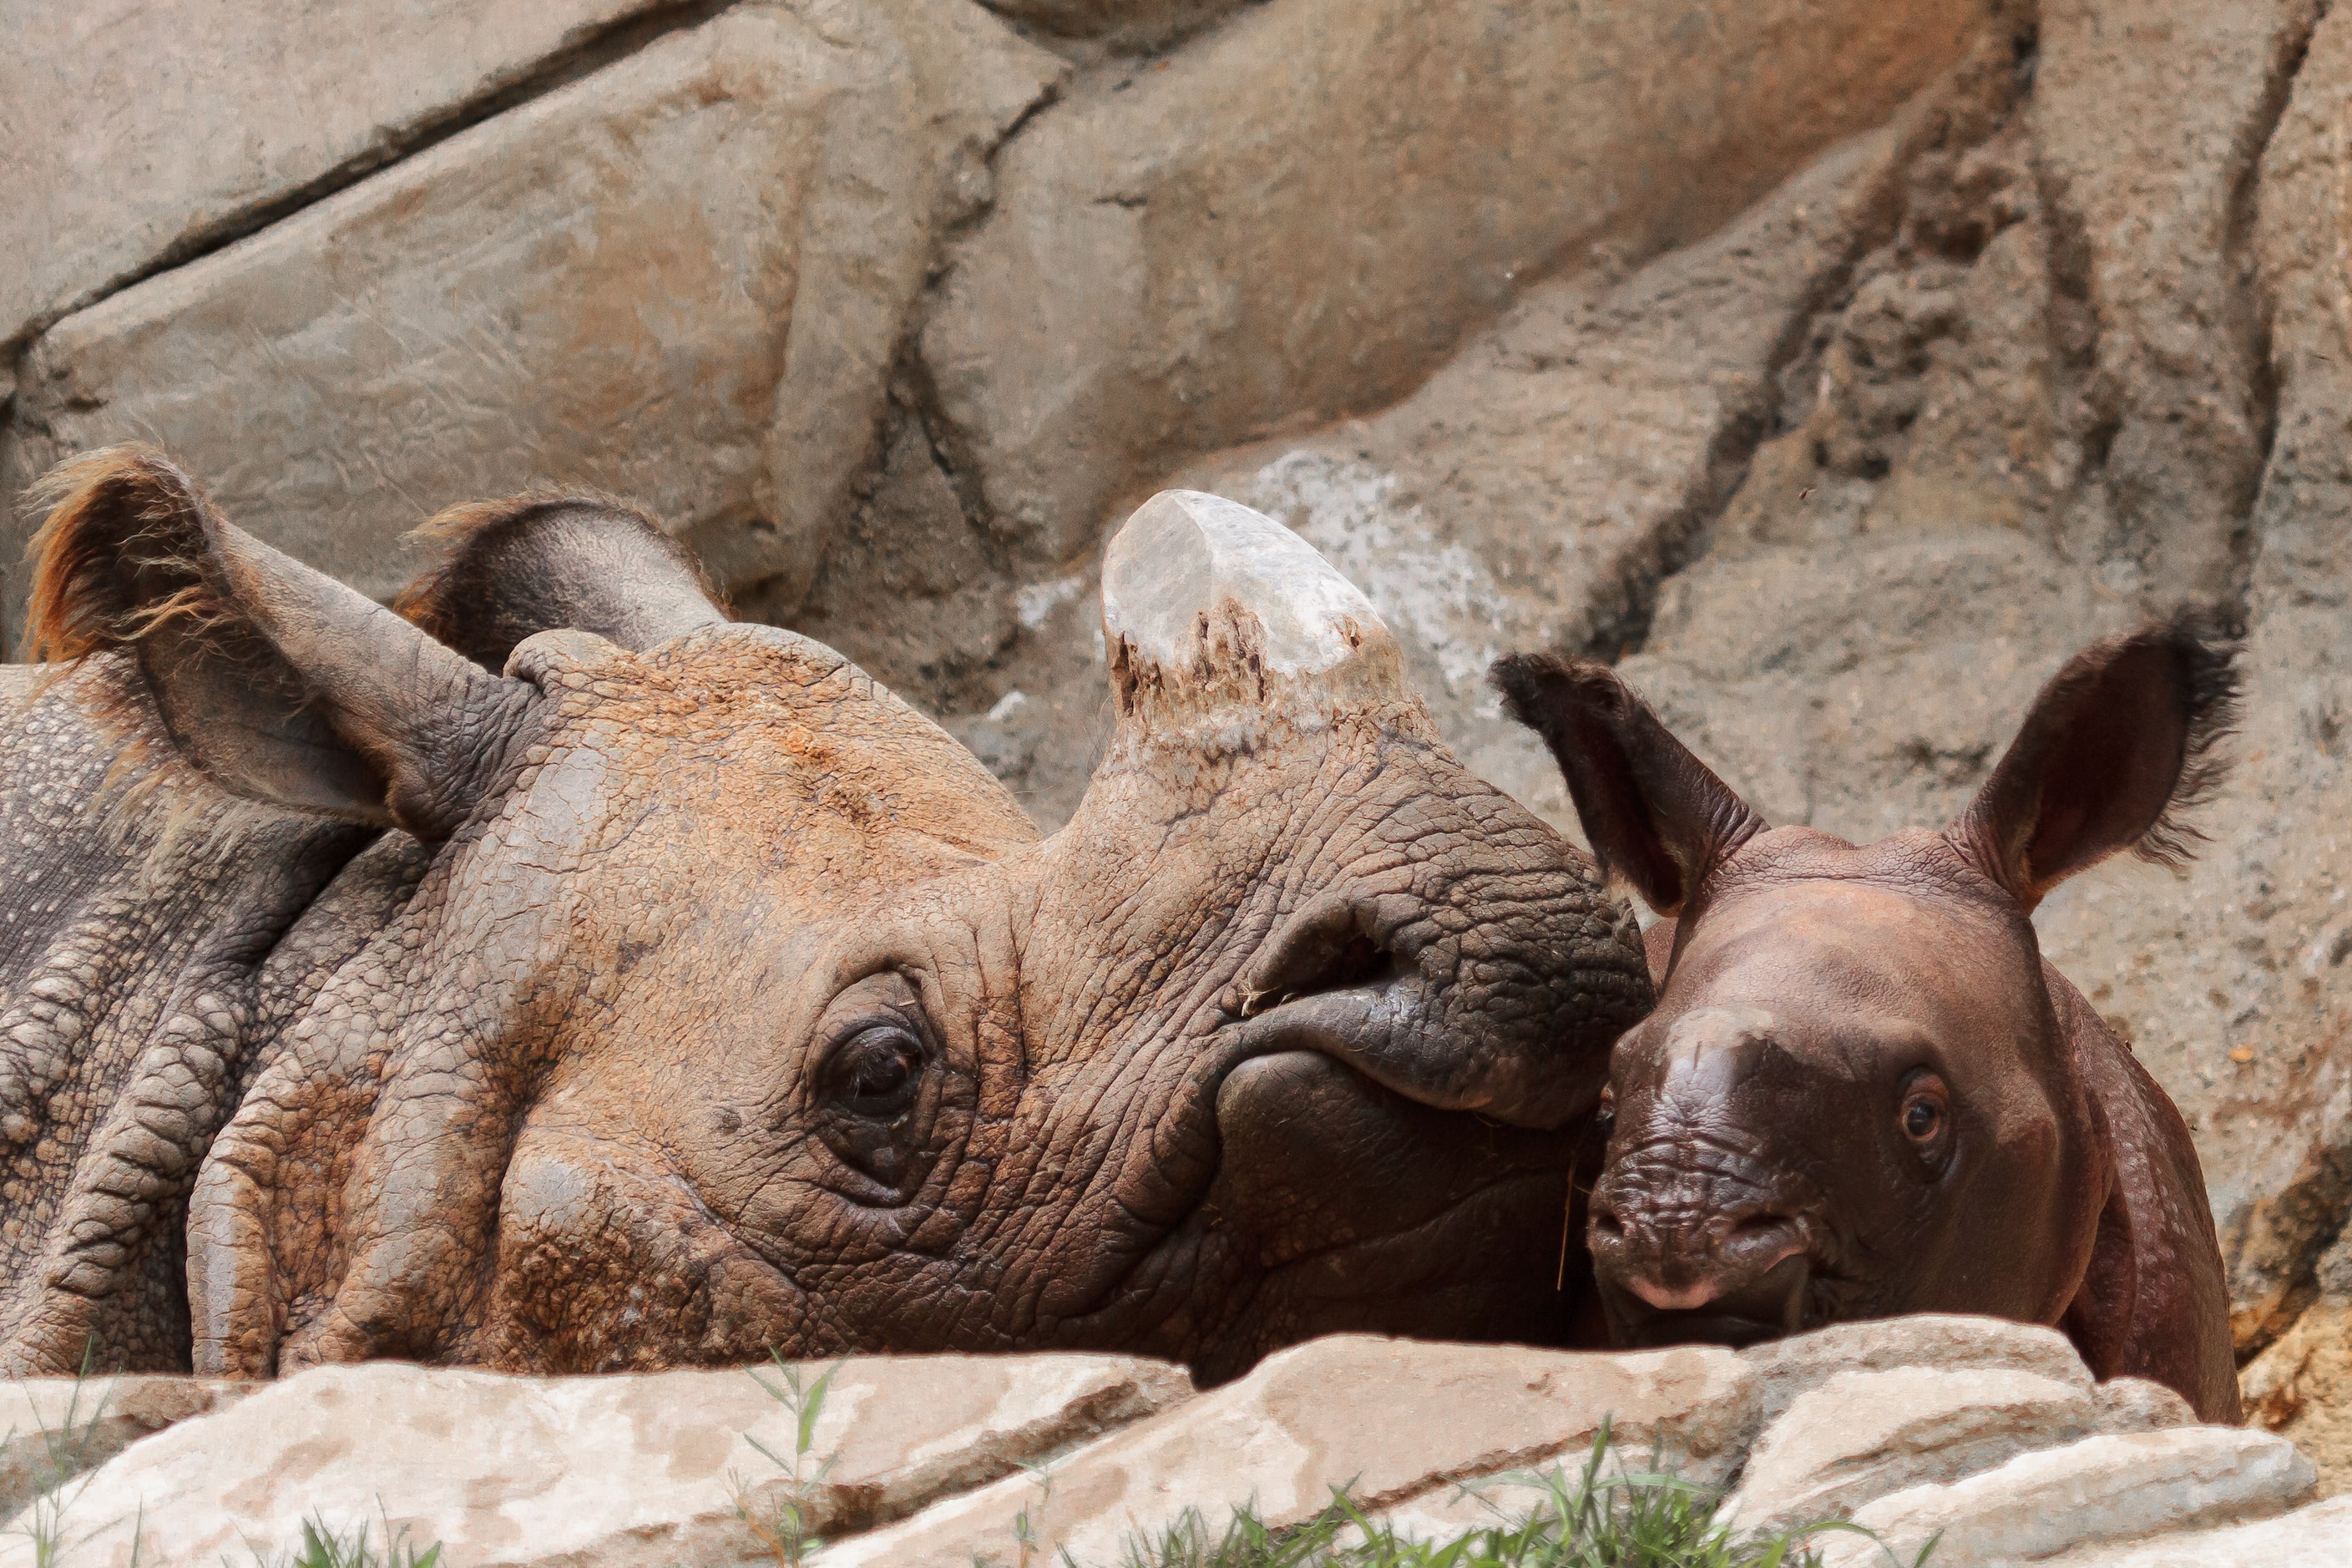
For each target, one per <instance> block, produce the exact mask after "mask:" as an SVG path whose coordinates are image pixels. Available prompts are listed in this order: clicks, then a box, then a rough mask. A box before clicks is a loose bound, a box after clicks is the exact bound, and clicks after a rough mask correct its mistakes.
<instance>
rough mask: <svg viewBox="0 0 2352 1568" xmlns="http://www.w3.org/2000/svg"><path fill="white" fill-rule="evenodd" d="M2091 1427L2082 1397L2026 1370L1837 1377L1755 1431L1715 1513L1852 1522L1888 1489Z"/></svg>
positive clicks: (1781, 1525)
mask: <svg viewBox="0 0 2352 1568" xmlns="http://www.w3.org/2000/svg"><path fill="white" fill-rule="evenodd" d="M2097 1420H2098V1406H2097V1405H2096V1402H2095V1400H2094V1398H2093V1396H2092V1394H2091V1392H2090V1390H2088V1389H2086V1388H2084V1387H2082V1386H2081V1385H2079V1384H2071V1383H2061V1382H2059V1381H2057V1380H2056V1379H2054V1378H2048V1377H2042V1376H2039V1375H2037V1374H2035V1373H2027V1372H2011V1371H2005V1370H2000V1369H1985V1368H1978V1369H1972V1370H1969V1371H1962V1372H1948V1371H1945V1370H1943V1369H1942V1368H1940V1367H1937V1366H1933V1365H1929V1366H1913V1367H1904V1368H1902V1369H1900V1370H1898V1371H1894V1372H1842V1373H1837V1374H1836V1375H1834V1376H1832V1378H1831V1379H1830V1380H1829V1381H1828V1382H1827V1383H1824V1384H1822V1385H1821V1386H1820V1387H1819V1388H1816V1389H1812V1390H1811V1391H1810V1392H1808V1393H1805V1394H1800V1395H1798V1396H1797V1398H1796V1399H1795V1401H1794V1402H1792V1403H1791V1404H1790V1406H1789V1409H1788V1413H1787V1414H1786V1415H1782V1416H1781V1417H1780V1419H1779V1420H1778V1421H1775V1422H1773V1423H1772V1425H1771V1426H1768V1427H1766V1428H1765V1429H1764V1435H1763V1436H1761V1437H1760V1438H1759V1439H1758V1440H1757V1444H1756V1447H1755V1449H1754V1451H1753V1452H1751V1453H1750V1454H1749V1455H1748V1465H1747V1468H1745V1469H1744V1470H1743V1471H1742V1472H1741V1473H1740V1479H1739V1489H1738V1491H1736V1492H1734V1493H1732V1494H1731V1496H1730V1497H1728V1498H1727V1499H1725V1500H1724V1506H1723V1512H1722V1515H1721V1517H1722V1518H1723V1519H1724V1520H1725V1521H1726V1522H1727V1523H1729V1524H1730V1525H1731V1526H1732V1527H1733V1528H1734V1529H1736V1530H1738V1531H1742V1532H1748V1531H1770V1532H1775V1533H1778V1532H1781V1531H1789V1530H1792V1529H1795V1528H1797V1527H1798V1526H1801V1525H1807V1524H1814V1523H1818V1522H1820V1521H1823V1520H1830V1519H1847V1518H1851V1517H1852V1516H1853V1512H1854V1510H1856V1509H1859V1508H1861V1507H1862V1506H1863V1505H1864V1504H1865V1503H1870V1502H1874V1501H1876V1500H1878V1499H1880V1498H1882V1497H1885V1496H1886V1495H1887V1494H1888V1493H1889V1492H1895V1491H1900V1490H1902V1489H1905V1488H1907V1487H1916V1486H1920V1485H1923V1484H1926V1483H1928V1482H1935V1481H1950V1480H1957V1479H1959V1478H1960V1477H1963V1476H1969V1475H1974V1474H1975V1473H1977V1472H1978V1471H1979V1470H1986V1469H1990V1468H1992V1467H1993V1466H1995V1465H1998V1464H2000V1463H2002V1462H2003V1461H2005V1460H2008V1459H2013V1458H2016V1457H2017V1456H2018V1455H2020V1454H2022V1453H2027V1452H2030V1451H2032V1450H2033V1449H2036V1448H2048V1447H2056V1446H2058V1445H2060V1444H2063V1443H2071V1442H2073V1441H2074V1440H2075V1439H2076V1438H2078V1437H2082V1436H2086V1435H2087V1434H2089V1433H2090V1432H2091V1431H2092V1430H2093V1429H2094V1428H2095V1425H2096V1423H2097Z"/></svg>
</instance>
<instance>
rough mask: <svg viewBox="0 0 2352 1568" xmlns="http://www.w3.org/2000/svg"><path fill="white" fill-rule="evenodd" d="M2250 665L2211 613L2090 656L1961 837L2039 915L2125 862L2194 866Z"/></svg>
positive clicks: (2076, 661)
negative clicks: (2095, 874) (2199, 808)
mask: <svg viewBox="0 0 2352 1568" xmlns="http://www.w3.org/2000/svg"><path fill="white" fill-rule="evenodd" d="M2237 655H2238V646H2237V644H2236V642H2235V641H2233V640H2232V639H2231V637H2229V636H2228V635H2227V634H2226V633H2225V632H2224V630H2223V629H2222V626H2221V621H2220V619H2219V617H2218V616H2214V615H2213V614H2211V613H2210V612H2203V611H2192V612H2183V613H2181V614H2179V615H2177V616H2173V617H2172V618H2171V619H2169V620H2166V621H2160V622H2157V623H2154V624H2151V625H2149V626H2142V627H2141V628H2140V629H2139V630H2137V631H2136V632H2130V633H2126V634H2125V635H2123V636H2121V637H2109V638H2107V639H2106V640H2105V642H2098V643H2094V644H2092V645H2091V646H2090V647H2086V648H2084V650H2083V651H2082V652H2080V653H2078V654H2076V655H2075V656H2074V658H2071V659H2069V660H2068V661H2067V662H2066V667H2065V668H2063V669H2061V670H2060V671H2059V672H2058V673H2057V674H2056V675H2055V676H2053V677H2052V678H2051V680H2050V684H2049V685H2047V686H2045V687H2043V688H2042V692H2041V695H2040V696H2038V697H2036V698H2035V699H2034V700H2033V709H2032V712H2030V713H2028V714H2027V715H2026V716H2025V724H2024V727H2023V728H2021V730H2019V731H2018V732H2017V739H2016V740H2014V741H2012V742H2010V747H2009V750H2008V751H2007V752H2005V753H2003V755H2002V756H2001V759H2000V764H1999V765H1998V766H1997V767H1995V768H1994V769H1993V772H1992V776H1991V777H1990V779H1987V780H1986V781H1985V785H1984V788H1983V789H1982V790H1980V791H1979V792H1978V794H1977V797H1976V799H1975V800H1974V801H1973V802H1971V803H1970V805H1969V808H1968V809H1967V810H1966V811H1964V812H1962V813H1961V814H1960V817H1959V820H1958V821H1957V822H1955V823H1953V824H1952V826H1950V827H1949V828H1948V829H1947V830H1946V832H1947V837H1949V838H1950V839H1951V841H1952V843H1953V845H1954V847H1957V848H1958V850H1959V852H1960V855H1961V857H1962V858H1964V859H1966V860H1968V861H1969V864H1971V865H1972V866H1974V867H1975V868H1977V869H1978V870H1979V871H1981V872H1983V873H1984V874H1985V875H1986V876H1988V877H1990V878H1991V879H1993V880H1994V881H1996V882H1998V883H2000V885H2001V886H2002V887H2004V888H2006V889H2009V890H2010V892H2011V893H2012V894H2014V895H2015V896H2016V898H2017V900H2018V902H2020V903H2021V904H2023V905H2024V906H2025V907H2026V909H2028V910H2032V908H2033V907H2034V905H2036V904H2038V903H2040V902H2041V901H2042V898H2043V897H2044V896H2045V895H2046V894H2048V893H2049V891H2050V889H2053V888H2054V887H2056V886H2057V885H2058V884H2059V883H2061V882H2063V881H2064V880H2065V879H2067V878H2069V877H2071V876H2073V875H2074V873H2076V872H2077V871H2083V870H2087V869H2088V868H2091V867H2093V866H2095V865H2097V864H2098V863H2099V862H2100V861H2102V860H2104V859H2105V858H2107V857H2108V856H2110V855H2114V854H2116V853H2118V852H2119V851H2122V850H2126V849H2129V850H2132V851H2133V852H2135V853H2137V855H2139V856H2140V857H2141V858H2144V859H2148V860H2154V861H2156V862H2158V863H2159V864H2161V865H2168V866H2170V865H2179V864H2181V863H2182V862H2184V861H2185V860H2187V859H2188V858H2189V854H2190V852H2191V848H2192V846H2193V845H2194V844H2195V843H2196V842H2197V841H2198V840H2200V839H2201V838H2202V837H2203V835H2202V834H2200V833H2199V832H2197V831H2196V830H2195V829H2194V828H2192V827H2190V826H2188V825H2187V823H2186V822H2185V821H2184V820H2183V814H2184V813H2186V812H2187V811H2188V810H2189V808H2190V807H2192V806H2194V805H2197V804H2198V803H2200V801H2202V800H2204V799H2205V798H2206V797H2207V796H2208V795H2211V794H2212V793H2213V791H2214V790H2215V789H2216V788H2218V787H2219V786H2220V784H2221V779H2222V776H2223V774H2224V773H2225V772H2226V764H2225V763H2224V762H2223V760H2222V758H2221V756H2220V755H2219V754H2218V752H2217V748H2218V746H2219V744H2220V742H2221V740H2222V739H2223V738H2224V737H2226V736H2227V735H2228V734H2229V732H2230V727H2231V724H2232V723H2233V722H2234V721H2235V720H2236V716H2237V696H2238V673H2237V664H2236V660H2237Z"/></svg>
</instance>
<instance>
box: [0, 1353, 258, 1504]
mask: <svg viewBox="0 0 2352 1568" xmlns="http://www.w3.org/2000/svg"><path fill="white" fill-rule="evenodd" d="M256 1386H257V1385H256V1384H249V1383H226V1382H219V1381H215V1380H213V1379H209V1378H195V1377H160V1376H126V1377H92V1378H85V1379H79V1380H77V1379H74V1378H70V1377H34V1378H25V1379H21V1380H19V1381H16V1382H13V1383H10V1384H7V1385H6V1386H5V1388H0V1432H5V1434H6V1436H5V1437H0V1519H5V1518H8V1517H10V1516H12V1515H14V1514H15V1513H16V1510H19V1509H21V1508H23V1507H25V1506H26V1504H27V1503H29V1502H30V1501H31V1500H33V1497H34V1494H35V1493H37V1492H38V1491H40V1490H41V1489H43V1488H45V1487H50V1486H54V1485H57V1484H58V1483H60V1482H63V1481H66V1480H68V1479H71V1478H73V1477H75V1476H77V1475H79V1474H81V1473H82V1472H84V1471H86V1470H90V1469H94V1468H97V1467H98V1466H100V1465H102V1464H104V1463H106V1461H107V1460H109V1459H110V1458H114V1456H115V1455H117V1454H119V1453H121V1451H122V1450H123V1449H125V1448H127V1447H130V1446H131V1444H133V1443H135V1442H137V1441H138V1440H139V1439H140V1438H142V1437H144V1436H148V1435H149V1434H150V1433H154V1432H161V1431H163V1429H164V1428H165V1427H167V1426H177V1425H179V1424H180V1423H181V1422H183V1421H187V1420H191V1419H193V1418H194V1417H195V1416H198V1415H211V1414H212V1413H213V1412H215V1411H216V1410H226V1409H227V1408H228V1407H229V1406H230V1405H234V1404H236V1402H237V1401H238V1400H240V1399H242V1398H244V1397H245V1396H246V1395H247V1394H250V1393H252V1392H253V1390H254V1388H255V1387H256Z"/></svg>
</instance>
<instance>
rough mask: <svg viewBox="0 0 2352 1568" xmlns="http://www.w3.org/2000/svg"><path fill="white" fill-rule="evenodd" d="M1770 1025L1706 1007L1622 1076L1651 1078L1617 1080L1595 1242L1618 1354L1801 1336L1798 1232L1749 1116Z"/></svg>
mask: <svg viewBox="0 0 2352 1568" xmlns="http://www.w3.org/2000/svg"><path fill="white" fill-rule="evenodd" d="M1772 1023H1773V1020H1772V1019H1771V1017H1770V1016H1769V1014H1766V1013H1764V1012H1763V1011H1762V1010H1760V1009H1755V1008H1703V1009H1700V1010H1698V1011H1696V1012H1693V1013H1691V1014H1688V1015H1685V1016H1684V1017H1682V1018H1679V1019H1677V1020H1675V1022H1674V1024H1673V1025H1672V1026H1670V1027H1669V1029H1668V1030H1667V1031H1666V1033H1665V1037H1664V1039H1663V1040H1662V1041H1656V1042H1653V1043H1651V1048H1650V1049H1649V1050H1648V1051H1645V1052H1643V1058H1644V1059H1643V1060H1637V1061H1635V1062H1633V1063H1626V1064H1621V1065H1626V1066H1634V1067H1640V1066H1644V1065H1646V1066H1647V1067H1648V1068H1649V1070H1648V1071H1646V1072H1643V1071H1636V1072H1633V1073H1628V1074H1622V1075H1621V1079H1620V1081H1621V1087H1622V1090H1623V1092H1622V1095H1621V1099H1622V1104H1621V1106H1620V1109H1619V1111H1618V1115H1619V1125H1618V1127H1617V1129H1616V1132H1615V1135H1614V1136H1613V1137H1612V1141H1611V1146H1610V1152H1609V1163H1608V1165H1607V1167H1606V1169H1605V1170H1604V1171H1603V1172H1602V1173H1601V1180H1600V1182H1599V1183H1598V1184H1596V1185H1595V1187H1594V1189H1593V1194H1592V1206H1591V1226H1590V1243H1591V1250H1592V1261H1593V1268H1594V1273H1595V1275H1596V1277H1597V1279H1598V1280H1599V1282H1600V1285H1601V1299H1602V1303H1603V1305H1604V1307H1605V1308H1606V1310H1607V1311H1608V1314H1609V1317H1610V1321H1611V1323H1612V1327H1613V1329H1614V1330H1615V1331H1616V1334H1617V1336H1618V1338H1619V1339H1620V1341H1621V1342H1624V1343H1629V1344H1674V1343H1681V1342H1690V1341H1708V1342H1724V1343H1732V1344H1746V1343H1749V1342H1754V1341H1758V1340H1763V1339H1768V1338H1770V1337H1773V1336H1775V1335H1778V1334H1783V1333H1788V1332H1790V1331H1794V1330H1795V1329H1796V1328H1797V1327H1798V1326H1799V1321H1800V1318H1801V1313H1802V1310H1803V1304H1804V1293H1805V1286H1806V1283H1807V1279H1808V1272H1809V1264H1808V1260H1807V1259H1808V1247H1807V1233H1806V1228H1805V1224H1804V1221H1803V1220H1802V1219H1801V1217H1800V1213H1799V1209H1798V1205H1796V1204H1795V1203H1794V1202H1792V1201H1791V1197H1792V1194H1790V1193H1788V1192H1786V1191H1784V1190H1783V1189H1784V1188H1785V1186H1786V1185H1787V1184H1786V1182H1785V1181H1784V1180H1783V1179H1781V1178H1780V1176H1778V1175H1777V1174H1776V1173H1775V1171H1774V1169H1773V1162H1772V1161H1771V1159H1770V1158H1769V1152H1768V1150H1767V1149H1766V1148H1765V1147H1764V1146H1763V1144H1762V1142H1761V1141H1760V1139H1759V1138H1758V1137H1757V1136H1756V1135H1755V1131H1754V1129H1755V1128H1756V1127H1757V1125H1758V1123H1757V1121H1756V1120H1755V1119H1754V1117H1753V1116H1752V1115H1751V1114H1750V1112H1752V1111H1754V1110H1759V1109H1761V1108H1760V1107H1755V1106H1751V1105H1750V1104H1748V1101H1750V1100H1754V1099H1756V1098H1757V1095H1758V1092H1759V1089H1763V1087H1764V1085H1763V1084H1762V1083H1761V1082H1760V1077H1761V1076H1762V1075H1759V1071H1758V1068H1759V1067H1760V1066H1762V1065H1763V1061H1764V1058H1767V1057H1768V1056H1769V1053H1770V1052H1771V1050H1772V1046H1771V1041H1770V1035H1771V1028H1772ZM1628 1043H1629V1044H1633V1042H1628ZM1660 1047H1663V1048H1660ZM1622 1048H1623V1047H1621V1049H1622ZM1626 1079H1631V1080H1632V1081H1625V1080H1626Z"/></svg>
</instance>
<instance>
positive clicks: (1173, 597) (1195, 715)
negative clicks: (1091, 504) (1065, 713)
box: [1102, 490, 1434, 753]
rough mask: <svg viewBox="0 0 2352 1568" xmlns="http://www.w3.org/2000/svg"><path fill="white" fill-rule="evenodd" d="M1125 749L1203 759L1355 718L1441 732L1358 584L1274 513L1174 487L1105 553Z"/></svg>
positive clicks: (1115, 692) (1108, 625)
mask: <svg viewBox="0 0 2352 1568" xmlns="http://www.w3.org/2000/svg"><path fill="white" fill-rule="evenodd" d="M1102 581H1103V635H1104V640H1105V642H1106V644H1107V646H1108V653H1109V658H1110V674H1111V694H1112V697H1113V699H1114V700H1116V702H1117V705H1118V731H1119V739H1120V741H1121V742H1126V743H1128V744H1129V747H1130V749H1132V748H1133V747H1135V746H1138V745H1142V744H1146V743H1149V742H1155V741H1160V742H1181V747H1180V749H1185V748H1189V749H1190V750H1191V751H1192V752H1195V753H1198V752H1202V750H1203V749H1205V750H1207V751H1212V752H1233V751H1236V750H1239V751H1254V750H1257V749H1260V748H1262V747H1263V746H1265V745H1269V744H1279V743H1280V740H1281V736H1282V733H1283V732H1284V731H1286V730H1290V731H1297V730H1307V731H1314V730H1318V729H1320V728H1321V727H1323V726H1325V725H1327V724H1328V723H1329V722H1330V721H1332V720H1333V719H1335V718H1338V717H1340V716H1342V715H1344V714H1353V713H1370V712H1372V711H1374V710H1382V711H1384V712H1385V713H1386V714H1387V715H1389V716H1391V717H1392V718H1393V719H1394V720H1395V721H1397V722H1399V723H1402V724H1403V725H1406V726H1408V727H1411V728H1413V729H1416V730H1429V732H1430V733H1431V734H1432V735H1434V731H1433V729H1430V727H1429V721H1428V714H1427V710H1425V709H1424V708H1423V706H1422V703H1421V700H1420V699H1419V698H1418V697H1416V696H1415V695H1414V694H1413V691H1412V687H1411V685H1410V684H1409V683H1408V682H1407V681H1406V679H1405V677H1404V663H1403V659H1402V656H1401V655H1400V654H1399V653H1398V651H1397V646H1396V639H1395V638H1394V637H1391V636H1390V635H1389V629H1388V627H1387V626H1385V625H1383V624H1382V623H1381V617H1380V616H1379V614H1378V613H1377V612H1376V611H1374V610H1373V608H1372V604H1371V601H1370V600H1369V599H1367V598H1365V597H1364V595H1363V593H1362V592H1361V591H1360V589H1358V588H1357V586H1356V585H1355V584H1352V583H1350V582H1349V581H1348V580H1347V579H1346V578H1345V577H1342V576H1341V575H1340V574H1339V573H1338V572H1337V571H1336V570H1334V569H1333V568H1332V566H1331V564H1330V563H1329V562H1328V561H1325V560H1324V559H1323V557H1322V556H1320V555H1318V554H1317V553H1316V552H1315V549H1314V547H1313V546H1312V545H1310V544H1308V543H1307V542H1306V541H1305V540H1303V539H1301V538H1299V537H1298V536H1297V534H1295V533H1293V532H1291V531H1290V530H1288V529H1286V528H1285V527H1283V526H1282V524H1280V523H1278V522H1276V521H1274V520H1273V519H1272V518H1270V517H1267V516H1265V515H1264V514H1263V513H1260V512H1255V511H1252V510H1250V509H1249V508H1248V507H1245V506H1244V505H1242V504H1241V503H1240V502H1238V501H1231V500H1225V499H1224V498H1223V496H1213V495H1209V494H1206V493H1204V492H1202V491H1200V490H1162V491H1161V492H1160V494H1158V495H1156V496H1153V497H1152V498H1151V499H1150V500H1148V501H1146V502H1144V504H1143V505H1142V506H1140V507H1139V508H1137V509H1136V510H1135V512H1134V514H1133V515H1132V516H1130V517H1129V519H1128V520H1127V521H1126V523H1125V524H1124V525H1123V526H1121V527H1120V529H1119V531H1118V533H1117V534H1116V535H1115V536H1114V537H1113V538H1112V540H1111V542H1110V544H1109V547H1108V549H1107V550H1105V552H1103V580H1102Z"/></svg>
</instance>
